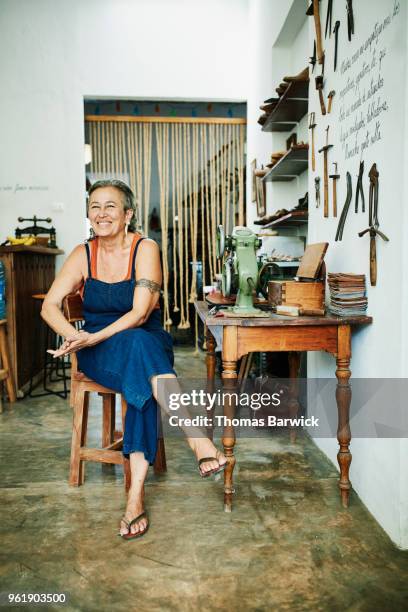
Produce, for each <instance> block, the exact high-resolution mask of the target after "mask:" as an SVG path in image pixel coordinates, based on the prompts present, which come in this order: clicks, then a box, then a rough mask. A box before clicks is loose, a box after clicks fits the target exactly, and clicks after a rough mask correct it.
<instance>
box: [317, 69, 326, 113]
mask: <svg viewBox="0 0 408 612" xmlns="http://www.w3.org/2000/svg"><path fill="white" fill-rule="evenodd" d="M316 89H317V91H318V92H319V100H320V109H321V111H322V115H325V114H326V105H325V103H324V98H323V75H322V74H321V75H319V76H317V77H316Z"/></svg>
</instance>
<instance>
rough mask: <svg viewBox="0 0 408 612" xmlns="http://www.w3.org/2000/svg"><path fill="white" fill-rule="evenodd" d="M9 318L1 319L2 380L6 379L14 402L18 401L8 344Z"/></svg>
mask: <svg viewBox="0 0 408 612" xmlns="http://www.w3.org/2000/svg"><path fill="white" fill-rule="evenodd" d="M6 325H7V319H1V320H0V359H1V363H0V381H3V380H5V381H6V389H7V395H8V398H9V402H10V403H13V402H15V401H16V399H17V398H16V387H15V384H14V377H13V372H12V369H11V361H10V355H9V350H8V344H7V334H6ZM0 412H3V402H2V398H1V389H0Z"/></svg>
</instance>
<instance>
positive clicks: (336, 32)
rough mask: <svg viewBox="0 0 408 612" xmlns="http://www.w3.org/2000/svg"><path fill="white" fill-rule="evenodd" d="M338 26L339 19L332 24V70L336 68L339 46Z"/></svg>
mask: <svg viewBox="0 0 408 612" xmlns="http://www.w3.org/2000/svg"><path fill="white" fill-rule="evenodd" d="M339 27H340V21H336V23H335V24H334V29H333V34H334V72H336V68H337V49H338V46H339Z"/></svg>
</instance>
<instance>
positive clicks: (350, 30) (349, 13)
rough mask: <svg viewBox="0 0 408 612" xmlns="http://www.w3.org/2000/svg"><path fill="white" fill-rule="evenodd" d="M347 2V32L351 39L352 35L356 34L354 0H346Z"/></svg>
mask: <svg viewBox="0 0 408 612" xmlns="http://www.w3.org/2000/svg"><path fill="white" fill-rule="evenodd" d="M346 2H347V33H348V39H349V41H351V35H352V34H354V15H353V2H352V0H346Z"/></svg>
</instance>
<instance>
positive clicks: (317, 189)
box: [315, 176, 320, 208]
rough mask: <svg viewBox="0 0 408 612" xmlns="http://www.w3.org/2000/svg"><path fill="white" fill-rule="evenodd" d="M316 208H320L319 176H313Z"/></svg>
mask: <svg viewBox="0 0 408 612" xmlns="http://www.w3.org/2000/svg"><path fill="white" fill-rule="evenodd" d="M315 195H316V208H320V176H315Z"/></svg>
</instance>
